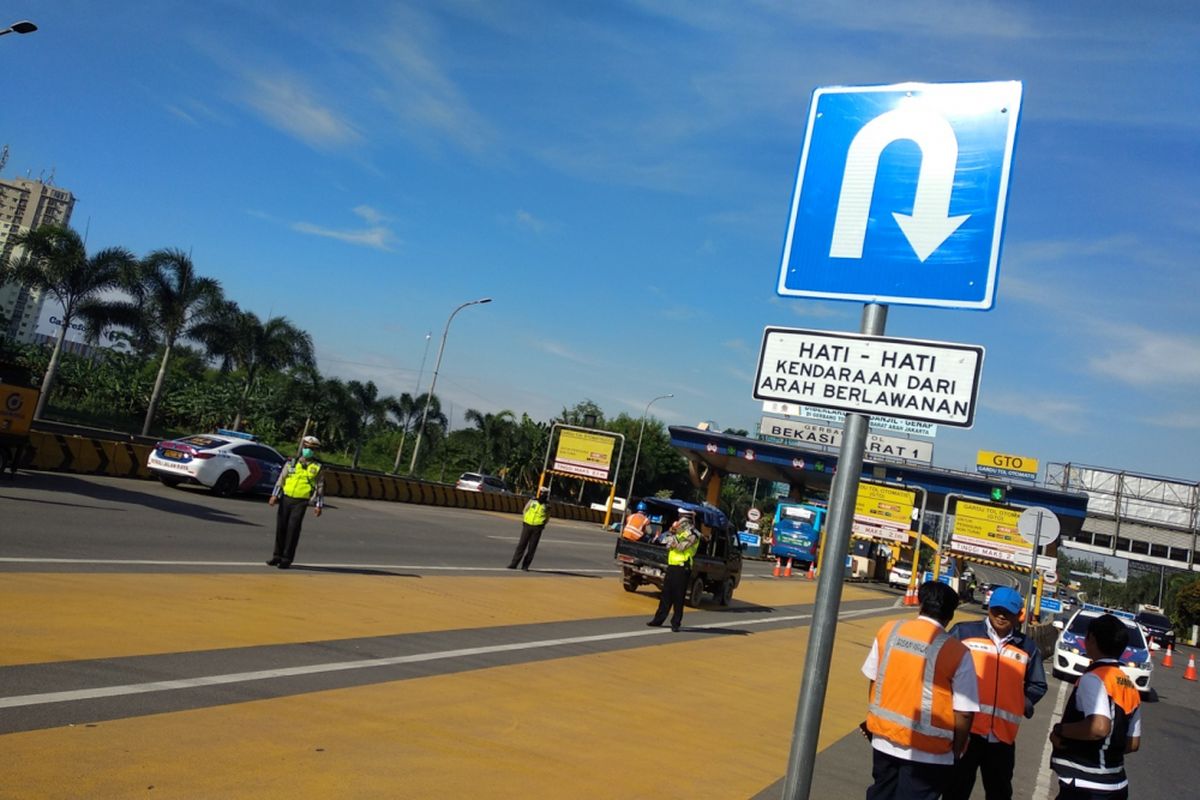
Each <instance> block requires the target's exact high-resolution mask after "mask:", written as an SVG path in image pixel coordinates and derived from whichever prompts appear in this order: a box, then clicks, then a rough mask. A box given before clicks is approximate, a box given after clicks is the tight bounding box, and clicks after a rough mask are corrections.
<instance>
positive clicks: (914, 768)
mask: <svg viewBox="0 0 1200 800" xmlns="http://www.w3.org/2000/svg"><path fill="white" fill-rule="evenodd" d="M871 755H872V761H871V777H872V778H874V779H875V782H874V783H873V784H871V786H870V788H868V789H867V800H937V798H939V797H941V796H942V792H944V791H945V790H946V788H947V787H948V786H949V785H950V778H951V775H952V772H953V770H954V767H953V766H952V765H950V764H925V763H923V762H920V761H905V760H904V759H903V758H896V757H895V756H889V755H887V754H886V753H881V752H879V751H878V750H875V749H872V750H871Z"/></svg>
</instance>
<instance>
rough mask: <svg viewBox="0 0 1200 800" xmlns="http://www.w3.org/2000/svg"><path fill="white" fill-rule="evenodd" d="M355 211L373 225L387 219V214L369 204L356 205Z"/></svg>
mask: <svg viewBox="0 0 1200 800" xmlns="http://www.w3.org/2000/svg"><path fill="white" fill-rule="evenodd" d="M353 211H354V213H355V214H357V215H358V216H360V217H362V218H363V219H364V220H366V221H367V222H368V223H369V224H371V225H378V224H379V223H381V222H385V221H386V220H387V216H385V215H384V214H383V213H382V212H380V211H377V210H376V209H374V208H371V207H370V206H367V205H362V206H355V207H354V209H353Z"/></svg>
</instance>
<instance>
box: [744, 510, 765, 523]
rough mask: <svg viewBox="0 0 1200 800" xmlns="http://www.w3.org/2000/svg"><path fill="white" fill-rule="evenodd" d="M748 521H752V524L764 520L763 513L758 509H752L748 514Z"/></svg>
mask: <svg viewBox="0 0 1200 800" xmlns="http://www.w3.org/2000/svg"><path fill="white" fill-rule="evenodd" d="M746 519H748V520H750V521H751V522H758V521H759V520H760V519H762V512H761V511H759V510H758V509H757V508H752V509H750V510H749V511H747V512H746Z"/></svg>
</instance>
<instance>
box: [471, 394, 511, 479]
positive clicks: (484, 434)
mask: <svg viewBox="0 0 1200 800" xmlns="http://www.w3.org/2000/svg"><path fill="white" fill-rule="evenodd" d="M463 419H465V420H467V421H468V422H473V423H475V427H476V429H477V430H478V431H479V433H480V439H481V441H480V445H479V471H480V472H483V469H484V467H485V466H487V465H488V463H489V462H490V464H491V465H493V466H495V465H500V464H501V462H502V461H503V460H504V456H503V454H502V452H501V451H505V452H506V451H507V450H508V449H509V445H510V442H509V438H510V436H511V432H512V429H513V426H514V424H515V423H516V415H515V414H513V412H511V411H509V410H508V409H504V410H503V411H499V412H497V413H495V414H484V413H481V412H479V411H476V410H475V409H473V408H468V409H467V412H466V413H465V414H463Z"/></svg>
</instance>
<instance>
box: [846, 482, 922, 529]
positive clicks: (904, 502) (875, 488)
mask: <svg viewBox="0 0 1200 800" xmlns="http://www.w3.org/2000/svg"><path fill="white" fill-rule="evenodd" d="M916 496H917V495H916V493H915V492H911V491H909V490H908V489H895V488H892V487H891V486H880V485H879V484H876V483H860V484H859V485H858V498H857V499H856V500H855V501H854V523H853V525H852V526H851V527H852V531H853V533H854V534H856V535H858V536H868V537H870V538H872V539H887V540H888V541H893V542H901V543H904V542H907V541H908V538H909V536H910V529H911V528H912V513H913V503H914V501H915V499H916Z"/></svg>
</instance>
